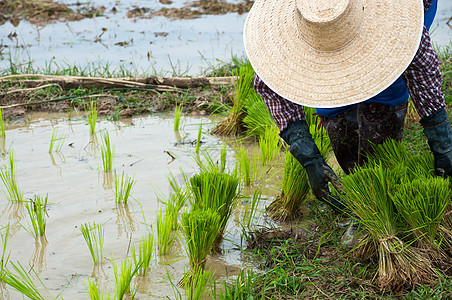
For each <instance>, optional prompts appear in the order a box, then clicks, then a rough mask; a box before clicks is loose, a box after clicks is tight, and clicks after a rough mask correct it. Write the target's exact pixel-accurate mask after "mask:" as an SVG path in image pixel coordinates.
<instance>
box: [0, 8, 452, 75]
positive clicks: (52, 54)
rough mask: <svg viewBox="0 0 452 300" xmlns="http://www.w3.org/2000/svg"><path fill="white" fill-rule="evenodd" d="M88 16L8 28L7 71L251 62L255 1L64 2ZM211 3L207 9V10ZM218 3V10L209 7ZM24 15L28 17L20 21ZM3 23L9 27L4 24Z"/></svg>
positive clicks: (4, 33)
mask: <svg viewBox="0 0 452 300" xmlns="http://www.w3.org/2000/svg"><path fill="white" fill-rule="evenodd" d="M55 3H61V4H65V5H66V6H67V8H69V9H72V10H73V11H74V12H78V11H79V12H80V13H83V14H84V15H83V16H82V15H79V16H78V17H74V19H75V20H71V19H70V18H69V17H67V16H62V17H59V18H58V17H53V18H49V19H48V20H46V19H43V20H34V21H33V20H31V21H30V20H29V21H27V20H26V19H21V18H20V17H16V18H12V17H11V16H8V15H5V16H4V20H3V22H0V58H1V59H0V70H7V69H8V68H10V63H11V62H12V63H13V64H15V65H16V66H18V67H20V66H22V67H23V66H27V65H28V64H29V63H31V64H32V65H33V66H34V67H35V68H40V69H42V70H58V69H59V70H61V69H64V68H65V67H73V66H78V67H79V68H80V69H84V68H86V66H93V65H95V66H99V67H100V68H101V69H102V68H105V67H106V66H109V67H114V68H120V69H122V70H124V71H125V72H127V71H130V72H131V73H133V72H138V73H140V74H142V73H144V74H149V73H150V74H154V73H157V74H162V75H165V76H169V75H198V74H201V73H203V72H204V71H205V70H208V69H210V68H211V67H212V66H217V65H218V64H219V63H220V62H225V61H229V60H230V59H231V57H232V56H233V55H235V56H239V57H241V56H243V55H244V53H245V51H244V47H243V42H242V29H243V24H244V21H245V19H246V15H247V14H246V11H247V9H248V8H249V7H250V5H251V4H252V2H250V1H239V0H237V1H228V2H227V3H231V4H234V5H239V4H240V5H241V6H221V7H216V6H212V4H215V3H217V4H218V3H220V4H221V3H223V2H221V1H219V2H214V1H211V2H209V1H205V2H202V1H200V2H197V1H195V2H186V1H184V0H175V1H157V0H154V1H143V0H135V1H112V0H94V1H89V2H80V1H73V0H60V1H55ZM203 5H204V6H203ZM209 5H210V6H209ZM19 16H20V15H19ZM451 16H452V0H443V1H439V3H438V13H437V16H436V19H435V21H434V23H433V25H432V27H431V31H432V39H433V42H434V43H435V44H436V45H438V46H447V45H449V44H450V41H451V40H452V27H451V26H452V21H450V20H449V19H450V17H451ZM0 19H1V18H0ZM2 23H3V24H2Z"/></svg>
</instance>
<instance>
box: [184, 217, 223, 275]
mask: <svg viewBox="0 0 452 300" xmlns="http://www.w3.org/2000/svg"><path fill="white" fill-rule="evenodd" d="M181 227H182V233H183V235H184V237H185V243H186V248H187V253H188V259H189V261H190V269H191V271H193V272H196V271H197V270H198V268H201V269H204V266H205V263H206V258H207V254H209V252H210V251H211V249H212V246H213V245H214V243H215V240H216V239H217V236H218V233H219V232H220V230H221V216H220V215H219V214H217V213H216V212H214V211H212V210H210V209H206V210H196V209H195V210H192V211H185V212H183V213H182V215H181Z"/></svg>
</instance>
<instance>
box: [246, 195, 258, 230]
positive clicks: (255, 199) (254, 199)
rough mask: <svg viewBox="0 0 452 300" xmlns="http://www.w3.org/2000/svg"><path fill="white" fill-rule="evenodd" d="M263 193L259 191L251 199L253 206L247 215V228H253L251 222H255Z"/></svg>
mask: <svg viewBox="0 0 452 300" xmlns="http://www.w3.org/2000/svg"><path fill="white" fill-rule="evenodd" d="M261 196H262V193H261V192H260V191H259V190H255V191H254V193H253V197H252V198H251V205H250V206H249V209H248V210H247V211H246V213H245V218H244V223H245V224H246V227H247V228H250V227H251V222H252V221H253V220H254V218H255V216H256V212H257V207H258V205H259V203H260V200H261Z"/></svg>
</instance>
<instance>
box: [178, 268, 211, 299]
mask: <svg viewBox="0 0 452 300" xmlns="http://www.w3.org/2000/svg"><path fill="white" fill-rule="evenodd" d="M189 272H190V275H189V276H190V278H191V280H190V281H189V282H185V283H184V291H185V299H188V300H202V299H206V298H207V293H208V291H209V289H210V287H211V285H212V283H213V276H214V274H215V272H212V271H211V270H203V269H201V268H198V269H197V270H196V271H192V270H190V271H189Z"/></svg>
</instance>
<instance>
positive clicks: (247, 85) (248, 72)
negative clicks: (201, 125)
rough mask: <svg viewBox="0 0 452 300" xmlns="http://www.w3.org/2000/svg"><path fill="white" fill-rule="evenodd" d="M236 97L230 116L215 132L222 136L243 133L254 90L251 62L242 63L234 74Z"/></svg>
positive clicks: (233, 100) (233, 99)
mask: <svg viewBox="0 0 452 300" xmlns="http://www.w3.org/2000/svg"><path fill="white" fill-rule="evenodd" d="M234 77H235V81H234V90H235V95H234V97H233V98H232V102H233V106H232V108H231V109H230V110H229V116H228V117H227V118H226V119H225V120H223V121H221V122H220V123H219V124H218V126H217V127H216V128H215V130H214V132H215V133H216V134H220V135H238V134H240V133H241V132H242V130H243V128H242V120H243V117H244V114H245V109H246V108H245V107H246V105H247V98H248V95H249V94H250V91H252V90H253V81H254V70H253V68H252V67H251V64H250V63H249V61H247V62H244V63H241V65H240V66H239V67H238V69H237V70H236V72H235V73H234Z"/></svg>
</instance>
